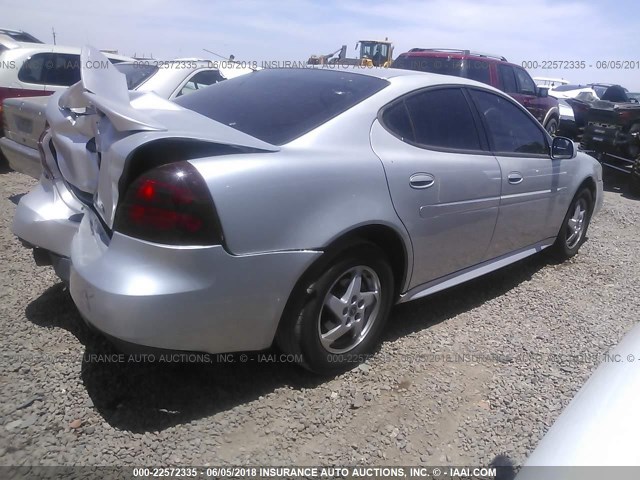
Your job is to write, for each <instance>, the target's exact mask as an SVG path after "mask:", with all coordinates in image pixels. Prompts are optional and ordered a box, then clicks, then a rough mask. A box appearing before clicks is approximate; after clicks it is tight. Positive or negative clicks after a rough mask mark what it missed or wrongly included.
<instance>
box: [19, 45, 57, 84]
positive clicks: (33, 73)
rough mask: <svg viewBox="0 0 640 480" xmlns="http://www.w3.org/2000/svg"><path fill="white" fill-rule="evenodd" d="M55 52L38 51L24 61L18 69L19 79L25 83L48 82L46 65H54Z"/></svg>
mask: <svg viewBox="0 0 640 480" xmlns="http://www.w3.org/2000/svg"><path fill="white" fill-rule="evenodd" d="M53 62H54V57H53V53H36V54H35V55H32V56H31V57H29V58H28V59H26V60H25V61H24V63H23V64H22V67H20V70H19V71H18V80H20V81H21V82H24V83H36V84H38V85H44V84H46V83H47V82H46V79H45V73H46V70H45V65H47V66H49V65H51V66H53Z"/></svg>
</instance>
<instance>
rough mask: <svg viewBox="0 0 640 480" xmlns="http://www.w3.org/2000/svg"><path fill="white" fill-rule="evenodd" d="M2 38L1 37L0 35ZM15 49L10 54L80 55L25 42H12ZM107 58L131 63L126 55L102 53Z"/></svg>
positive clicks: (74, 49) (64, 48)
mask: <svg viewBox="0 0 640 480" xmlns="http://www.w3.org/2000/svg"><path fill="white" fill-rule="evenodd" d="M0 37H2V35H0ZM14 43H15V44H16V46H15V47H13V48H11V47H10V50H11V52H21V53H23V54H26V55H34V54H36V53H69V54H76V55H80V53H81V51H82V48H80V47H69V46H65V45H52V44H48V43H27V42H14ZM102 53H103V54H104V55H105V56H106V57H107V58H114V59H118V60H124V61H133V60H134V59H133V58H132V57H127V56H126V55H118V54H115V53H109V52H102Z"/></svg>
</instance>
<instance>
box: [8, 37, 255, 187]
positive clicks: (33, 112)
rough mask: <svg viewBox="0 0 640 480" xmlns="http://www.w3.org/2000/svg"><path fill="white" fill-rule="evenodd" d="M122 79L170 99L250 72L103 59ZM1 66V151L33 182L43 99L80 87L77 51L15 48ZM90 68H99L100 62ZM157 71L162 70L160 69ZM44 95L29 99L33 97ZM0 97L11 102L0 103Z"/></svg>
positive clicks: (192, 62)
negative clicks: (120, 74) (2, 67)
mask: <svg viewBox="0 0 640 480" xmlns="http://www.w3.org/2000/svg"><path fill="white" fill-rule="evenodd" d="M106 57H107V58H108V59H109V60H110V61H111V62H113V63H115V64H116V65H117V67H116V68H118V70H120V71H121V72H122V73H124V74H125V75H126V78H127V87H128V88H129V89H130V90H137V91H143V92H151V91H153V92H155V93H156V94H157V95H159V96H161V97H163V98H167V99H173V98H177V97H179V96H181V95H185V94H187V93H191V92H194V91H196V90H198V89H200V88H203V87H205V86H208V85H212V84H214V83H216V82H219V81H222V80H225V79H227V78H233V77H235V76H237V75H242V74H245V73H247V72H249V71H251V70H250V69H249V68H246V67H245V68H234V67H233V66H231V65H232V64H231V63H230V66H229V67H224V68H222V67H220V66H219V65H218V64H214V63H212V62H210V61H207V60H200V59H177V60H173V61H166V62H162V64H159V63H158V62H148V61H147V62H144V61H135V60H133V59H130V58H128V57H123V56H114V55H111V54H107V55H106ZM0 62H2V64H3V65H7V66H8V67H10V68H6V69H3V70H2V73H0V105H2V109H0V113H2V115H3V120H2V127H1V128H0V137H2V135H4V136H3V137H2V138H0V150H1V151H2V154H3V155H4V157H5V158H6V159H7V162H8V164H9V166H10V167H11V168H12V169H13V170H15V171H17V172H21V173H24V174H27V175H30V176H32V177H34V178H39V177H40V174H41V173H42V166H41V164H40V155H39V153H38V140H39V139H40V137H41V136H42V134H43V132H44V130H45V123H46V120H45V109H46V105H47V102H48V101H49V98H48V96H49V95H50V94H51V93H53V92H55V91H60V90H64V89H66V88H67V87H69V86H70V85H73V84H74V83H77V82H78V81H80V49H79V48H75V49H74V48H69V47H60V46H52V45H44V44H41V45H32V46H29V47H27V46H25V45H24V44H19V46H17V47H15V48H13V49H11V50H10V51H8V52H4V53H0ZM90 67H91V68H103V65H101V64H100V63H99V62H98V63H96V64H95V66H94V65H91V66H90ZM161 67H162V68H161ZM17 92H20V94H19V95H18V94H17ZM36 93H37V94H38V95H45V96H43V97H33V95H34V94H36ZM3 96H15V97H18V98H8V99H6V100H4V102H3V101H2V97H3Z"/></svg>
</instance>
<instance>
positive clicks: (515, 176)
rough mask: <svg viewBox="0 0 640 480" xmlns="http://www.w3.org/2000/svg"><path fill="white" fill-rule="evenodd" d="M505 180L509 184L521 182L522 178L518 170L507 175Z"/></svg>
mask: <svg viewBox="0 0 640 480" xmlns="http://www.w3.org/2000/svg"><path fill="white" fill-rule="evenodd" d="M507 180H508V181H509V183H510V184H511V185H518V184H519V183H522V181H523V180H524V178H523V177H522V175H521V174H519V173H518V172H511V173H510V174H509V175H507Z"/></svg>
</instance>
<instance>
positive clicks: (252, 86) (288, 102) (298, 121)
mask: <svg viewBox="0 0 640 480" xmlns="http://www.w3.org/2000/svg"><path fill="white" fill-rule="evenodd" d="M388 84H389V82H387V81H386V80H382V79H380V78H376V77H370V76H367V75H361V74H357V73H350V72H345V71H341V70H320V69H311V68H309V69H307V68H304V69H282V70H278V69H271V70H261V71H258V72H252V73H248V74H246V75H242V76H239V77H237V78H234V79H231V80H227V81H224V82H219V83H216V84H215V85H212V86H210V87H207V88H205V89H202V90H198V91H196V92H194V93H191V94H189V95H185V96H182V97H180V98H179V99H177V100H176V103H177V104H178V105H181V106H183V107H185V108H188V109H190V110H193V111H195V112H198V113H200V114H202V115H204V116H206V117H209V118H211V119H212V120H216V121H218V122H220V123H223V124H225V125H228V126H230V127H233V128H235V129H236V130H240V131H241V132H244V133H247V134H249V135H251V136H253V137H256V138H259V139H260V140H263V141H265V142H268V143H271V144H274V145H283V144H285V143H288V142H290V141H292V140H294V139H296V138H298V137H300V136H301V135H303V134H305V133H307V132H309V131H311V130H313V129H314V128H317V127H318V126H320V125H322V124H323V123H325V122H327V121H329V120H330V119H332V118H333V117H335V116H337V115H339V114H341V113H343V112H345V111H346V110H348V109H350V108H351V107H353V106H354V105H356V104H357V103H360V102H361V101H362V100H364V99H366V98H368V97H370V96H371V95H373V94H374V93H376V92H378V91H380V90H381V89H383V88H384V87H386V86H387V85H388Z"/></svg>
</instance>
